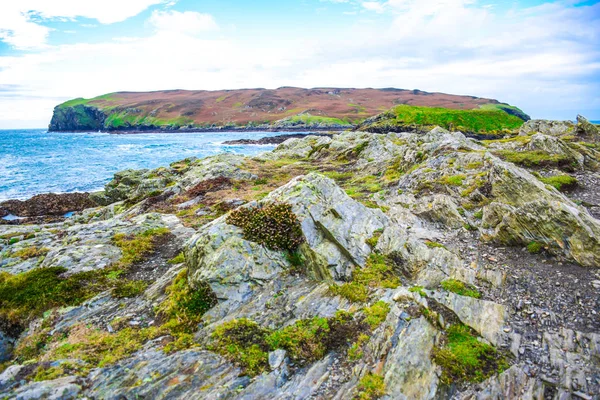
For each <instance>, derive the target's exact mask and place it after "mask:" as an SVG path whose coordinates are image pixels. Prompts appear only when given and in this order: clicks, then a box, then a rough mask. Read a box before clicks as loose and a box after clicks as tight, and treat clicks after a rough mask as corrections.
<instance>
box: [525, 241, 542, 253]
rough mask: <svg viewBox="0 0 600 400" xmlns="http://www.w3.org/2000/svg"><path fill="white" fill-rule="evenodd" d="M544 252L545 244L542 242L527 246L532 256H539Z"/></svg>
mask: <svg viewBox="0 0 600 400" xmlns="http://www.w3.org/2000/svg"><path fill="white" fill-rule="evenodd" d="M542 250H544V244H543V243H540V242H530V243H529V244H528V245H527V251H528V252H529V253H531V254H539V253H541V252H542Z"/></svg>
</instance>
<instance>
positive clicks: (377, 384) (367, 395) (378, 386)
mask: <svg viewBox="0 0 600 400" xmlns="http://www.w3.org/2000/svg"><path fill="white" fill-rule="evenodd" d="M384 395H385V383H384V381H383V376H381V375H376V374H373V373H371V372H369V373H368V374H366V375H365V376H363V377H362V379H361V380H360V381H359V382H358V386H357V387H356V395H355V396H354V399H355V400H376V399H379V398H380V397H383V396H384Z"/></svg>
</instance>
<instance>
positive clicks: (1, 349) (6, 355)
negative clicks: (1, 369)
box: [0, 331, 14, 363]
mask: <svg viewBox="0 0 600 400" xmlns="http://www.w3.org/2000/svg"><path fill="white" fill-rule="evenodd" d="M13 345H14V340H13V339H11V338H9V337H8V336H6V335H5V334H4V332H2V331H0V363H3V362H6V361H8V360H10V359H11V356H12V349H13Z"/></svg>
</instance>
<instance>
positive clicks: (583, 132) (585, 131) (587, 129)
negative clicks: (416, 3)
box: [575, 115, 600, 142]
mask: <svg viewBox="0 0 600 400" xmlns="http://www.w3.org/2000/svg"><path fill="white" fill-rule="evenodd" d="M575 134H576V135H577V136H579V137H581V138H582V139H584V140H587V141H592V142H597V141H600V130H599V129H598V127H597V126H596V125H594V124H592V123H591V122H590V121H588V120H587V119H586V118H585V117H583V116H581V115H578V116H577V126H576V127H575Z"/></svg>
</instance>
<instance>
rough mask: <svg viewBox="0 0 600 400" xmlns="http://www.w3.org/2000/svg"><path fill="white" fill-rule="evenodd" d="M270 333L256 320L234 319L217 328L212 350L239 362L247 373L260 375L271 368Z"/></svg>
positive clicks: (214, 333) (213, 336) (213, 335)
mask: <svg viewBox="0 0 600 400" xmlns="http://www.w3.org/2000/svg"><path fill="white" fill-rule="evenodd" d="M269 333H270V331H269V330H268V329H265V328H262V327H260V325H258V324H257V323H256V322H254V321H251V320H249V319H246V318H242V319H234V320H232V321H229V322H226V323H224V324H223V325H221V326H219V327H217V329H215V331H214V332H213V334H212V339H213V342H214V345H213V346H212V350H214V351H216V352H218V353H220V354H222V355H224V356H226V357H227V358H229V359H230V360H231V361H233V362H235V363H236V364H238V365H239V366H240V367H242V368H243V369H244V372H245V373H246V374H248V375H251V376H254V375H259V374H261V373H263V372H265V371H267V370H268V368H269V353H268V352H269V344H268V343H267V336H268V335H269Z"/></svg>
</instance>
